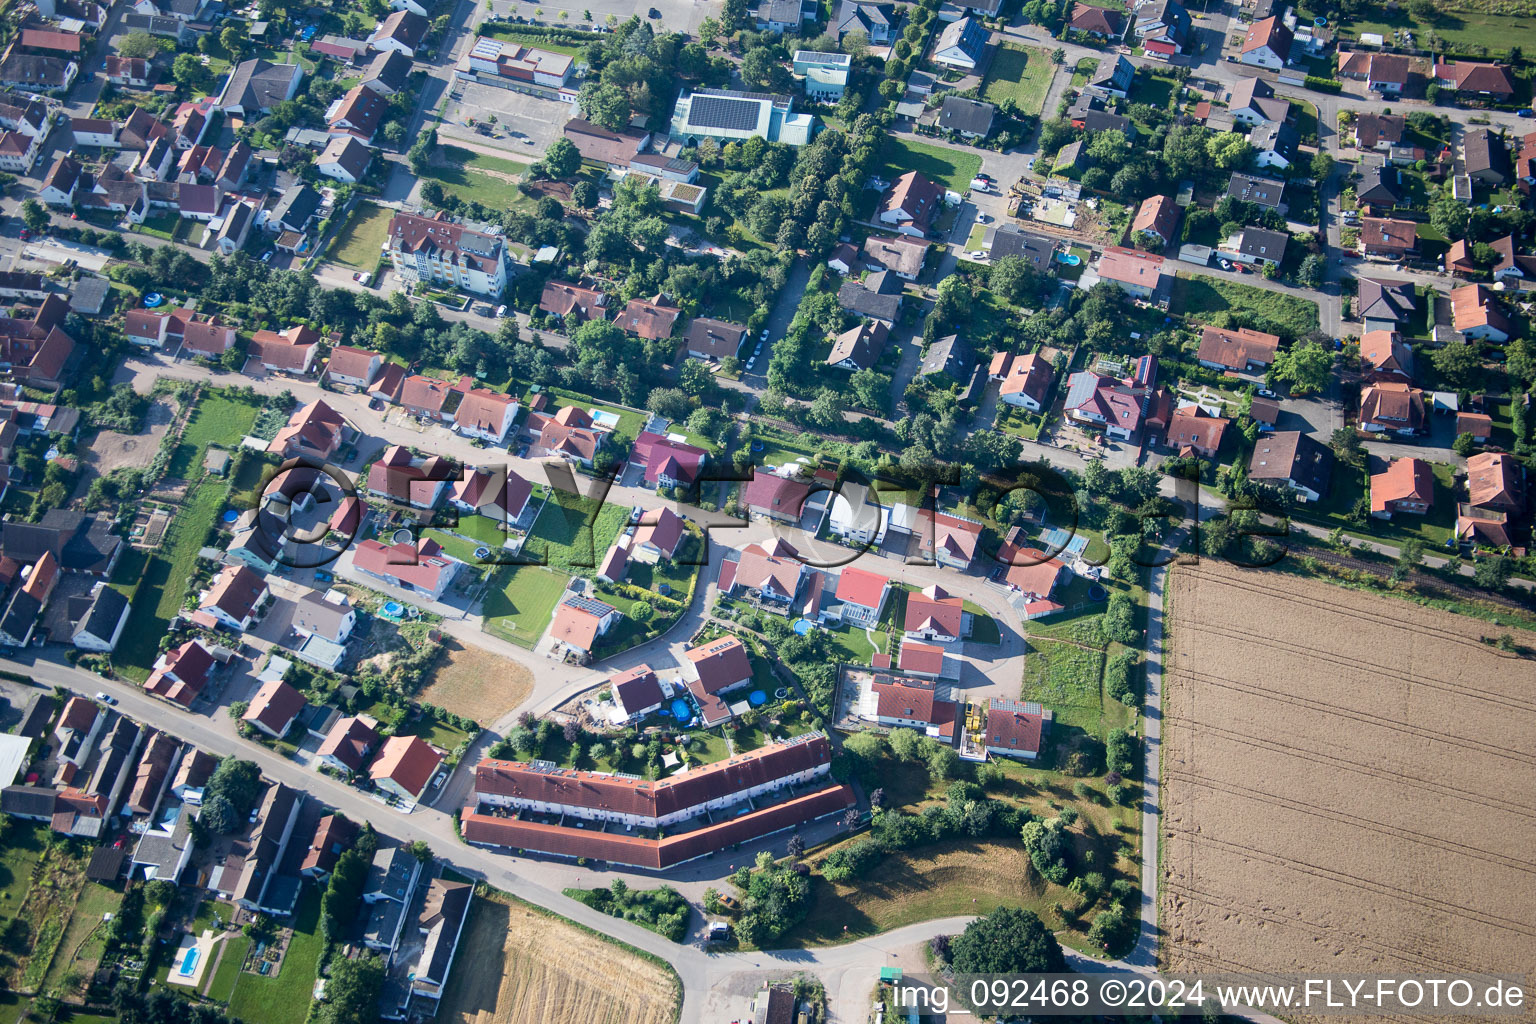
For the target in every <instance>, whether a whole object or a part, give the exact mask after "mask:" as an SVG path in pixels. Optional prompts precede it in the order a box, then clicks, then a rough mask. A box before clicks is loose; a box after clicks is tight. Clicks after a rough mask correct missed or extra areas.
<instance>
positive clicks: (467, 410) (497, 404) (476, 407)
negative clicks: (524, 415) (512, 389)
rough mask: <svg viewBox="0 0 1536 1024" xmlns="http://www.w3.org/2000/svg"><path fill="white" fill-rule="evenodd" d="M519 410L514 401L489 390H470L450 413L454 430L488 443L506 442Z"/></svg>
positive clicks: (516, 402)
mask: <svg viewBox="0 0 1536 1024" xmlns="http://www.w3.org/2000/svg"><path fill="white" fill-rule="evenodd" d="M519 408H520V406H519V404H518V401H517V399H516V398H513V397H512V396H511V395H504V394H502V393H501V392H499V391H492V390H490V389H489V388H470V389H469V390H468V391H465V392H464V397H463V398H462V399H460V400H459V407H458V408H457V409H455V410H454V412H453V429H454V431H455V432H457V433H459V434H462V435H464V436H465V437H475V438H479V439H480V440H482V441H485V442H487V443H489V444H493V445H497V446H500V445H501V444H503V443H505V441H506V439H507V434H508V433H509V432H510V431H511V430H512V422H513V421H514V420H516V419H517V412H518V409H519Z"/></svg>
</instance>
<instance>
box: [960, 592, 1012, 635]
mask: <svg viewBox="0 0 1536 1024" xmlns="http://www.w3.org/2000/svg"><path fill="white" fill-rule="evenodd" d="M965 610H966V611H968V612H970V613H971V635H970V636H968V637H966V639H967V640H969V641H970V642H971V643H973V644H1000V643H1002V642H1003V634H1002V630H1000V629H999V628H998V626H997V620H996V619H994V618H993V617H992V616H990V615H988V614H987V613H986V612H984V611H982V610H981V607H980V606H979V605H974V604H972V603H971V602H969V601H966V602H965Z"/></svg>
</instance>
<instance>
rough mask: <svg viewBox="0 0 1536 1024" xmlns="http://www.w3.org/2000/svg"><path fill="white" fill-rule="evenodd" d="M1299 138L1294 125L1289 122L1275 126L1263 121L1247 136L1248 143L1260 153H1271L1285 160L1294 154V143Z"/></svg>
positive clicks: (1275, 124) (1273, 123) (1272, 123)
mask: <svg viewBox="0 0 1536 1024" xmlns="http://www.w3.org/2000/svg"><path fill="white" fill-rule="evenodd" d="M1300 138H1301V136H1300V135H1298V134H1297V132H1296V126H1295V125H1292V124H1290V123H1289V122H1285V123H1280V124H1277V123H1275V122H1274V121H1265V122H1264V123H1263V124H1261V125H1259V126H1258V127H1257V128H1255V129H1254V130H1253V131H1252V132H1250V133H1249V135H1248V141H1249V142H1250V143H1252V144H1253V148H1254V149H1257V150H1259V151H1260V152H1266V151H1273V152H1275V153H1279V154H1280V155H1281V156H1283V157H1285V158H1286V159H1290V158H1291V157H1292V156H1294V155H1295V154H1296V143H1297V142H1298V141H1299V140H1300Z"/></svg>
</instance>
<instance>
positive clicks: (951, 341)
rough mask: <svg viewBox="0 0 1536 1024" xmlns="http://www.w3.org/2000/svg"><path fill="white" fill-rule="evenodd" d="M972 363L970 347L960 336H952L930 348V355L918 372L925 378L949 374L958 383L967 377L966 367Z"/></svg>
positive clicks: (940, 340) (942, 339) (941, 339)
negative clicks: (935, 374) (931, 375)
mask: <svg viewBox="0 0 1536 1024" xmlns="http://www.w3.org/2000/svg"><path fill="white" fill-rule="evenodd" d="M970 361H971V350H970V346H968V345H967V344H966V343H965V342H963V341H961V340H960V336H959V335H958V334H951V335H948V336H946V337H943V338H940V339H939V340H938V341H935V342H934V343H933V344H932V345H929V346H928V354H927V355H925V356H923V364H922V366H920V367H918V371H917V372H918V373H919V374H921V375H923V376H927V375H928V374H931V373H947V374H949V376H951V377H953V378H954V379H955V380H956V381H962V380H964V378H965V375H966V374H965V365H966V364H967V363H969V362H970Z"/></svg>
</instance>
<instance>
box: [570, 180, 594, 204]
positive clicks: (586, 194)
mask: <svg viewBox="0 0 1536 1024" xmlns="http://www.w3.org/2000/svg"><path fill="white" fill-rule="evenodd" d="M571 198H572V199H573V200H575V202H576V205H577V206H579V207H581V208H582V209H583V210H591V209H595V208H596V207H597V186H596V185H594V184H592V182H590V181H578V182H577V183H576V187H575V188H573V189H571Z"/></svg>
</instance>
